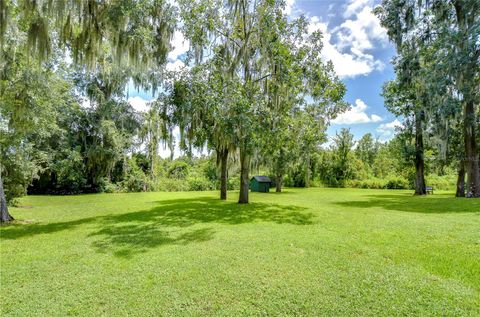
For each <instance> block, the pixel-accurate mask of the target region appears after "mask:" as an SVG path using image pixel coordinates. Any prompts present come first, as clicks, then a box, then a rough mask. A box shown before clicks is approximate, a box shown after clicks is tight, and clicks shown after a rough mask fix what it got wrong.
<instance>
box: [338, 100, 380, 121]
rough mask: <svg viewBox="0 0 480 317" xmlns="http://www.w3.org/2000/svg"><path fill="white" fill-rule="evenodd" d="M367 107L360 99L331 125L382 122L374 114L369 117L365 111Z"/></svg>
mask: <svg viewBox="0 0 480 317" xmlns="http://www.w3.org/2000/svg"><path fill="white" fill-rule="evenodd" d="M367 108H368V106H367V105H366V104H365V102H363V101H362V100H361V99H357V100H355V106H352V108H351V109H350V110H348V111H346V112H344V113H341V114H340V115H339V116H338V117H337V118H336V119H334V120H333V121H332V123H333V124H359V123H370V122H379V121H382V118H381V117H380V116H378V115H376V114H372V115H371V116H369V115H368V114H367V113H366V112H365V111H366V110H367Z"/></svg>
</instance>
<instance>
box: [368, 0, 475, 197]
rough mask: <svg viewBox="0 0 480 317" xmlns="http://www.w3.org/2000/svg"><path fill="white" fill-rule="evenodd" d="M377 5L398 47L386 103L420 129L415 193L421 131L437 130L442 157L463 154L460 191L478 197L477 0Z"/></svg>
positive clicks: (399, 0)
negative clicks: (393, 74)
mask: <svg viewBox="0 0 480 317" xmlns="http://www.w3.org/2000/svg"><path fill="white" fill-rule="evenodd" d="M376 13H377V16H378V17H379V18H380V21H381V24H382V25H383V26H384V27H385V28H386V29H387V33H388V36H389V37H390V39H391V41H392V42H393V43H394V45H395V47H396V50H397V55H396V57H395V59H394V60H393V66H394V69H395V74H396V78H395V79H394V80H392V81H390V82H388V83H386V84H385V86H384V93H383V95H384V97H385V104H386V106H387V108H388V109H389V110H390V111H391V112H393V113H395V114H397V115H399V116H402V117H404V118H405V120H404V121H405V124H406V125H409V126H411V128H412V130H413V131H414V133H415V166H416V182H415V184H416V186H415V193H416V194H419V195H423V194H425V146H424V143H425V141H424V139H425V133H428V132H430V131H433V132H434V134H435V135H436V136H438V142H439V143H442V144H441V145H442V146H443V152H444V157H445V160H448V159H449V158H448V155H447V154H451V153H452V152H453V154H451V155H454V156H457V158H458V160H457V161H458V182H457V183H458V186H457V193H456V195H457V196H458V197H465V196H466V197H477V198H478V197H480V167H479V148H478V130H479V127H480V119H479V115H478V105H479V103H480V2H478V1H476V0H428V1H424V0H421V1H404V0H383V1H382V4H381V6H379V7H377V8H376ZM459 142H461V143H459ZM460 144H462V145H460ZM465 175H466V176H467V177H466V179H465Z"/></svg>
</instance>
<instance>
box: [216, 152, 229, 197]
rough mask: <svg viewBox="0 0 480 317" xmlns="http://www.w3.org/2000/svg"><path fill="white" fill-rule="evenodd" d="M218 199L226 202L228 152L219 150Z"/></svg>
mask: <svg viewBox="0 0 480 317" xmlns="http://www.w3.org/2000/svg"><path fill="white" fill-rule="evenodd" d="M218 155H220V199H222V200H227V179H228V176H227V163H228V150H220V151H219V152H218Z"/></svg>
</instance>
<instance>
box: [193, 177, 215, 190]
mask: <svg viewBox="0 0 480 317" xmlns="http://www.w3.org/2000/svg"><path fill="white" fill-rule="evenodd" d="M187 182H188V190H191V191H203V190H214V189H217V188H216V187H217V186H216V182H213V181H209V180H207V179H204V178H189V179H188V180H187Z"/></svg>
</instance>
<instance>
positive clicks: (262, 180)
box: [252, 176, 272, 183]
mask: <svg viewBox="0 0 480 317" xmlns="http://www.w3.org/2000/svg"><path fill="white" fill-rule="evenodd" d="M252 179H255V180H256V181H257V182H259V183H271V182H272V181H271V180H270V177H268V176H253V177H252Z"/></svg>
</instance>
